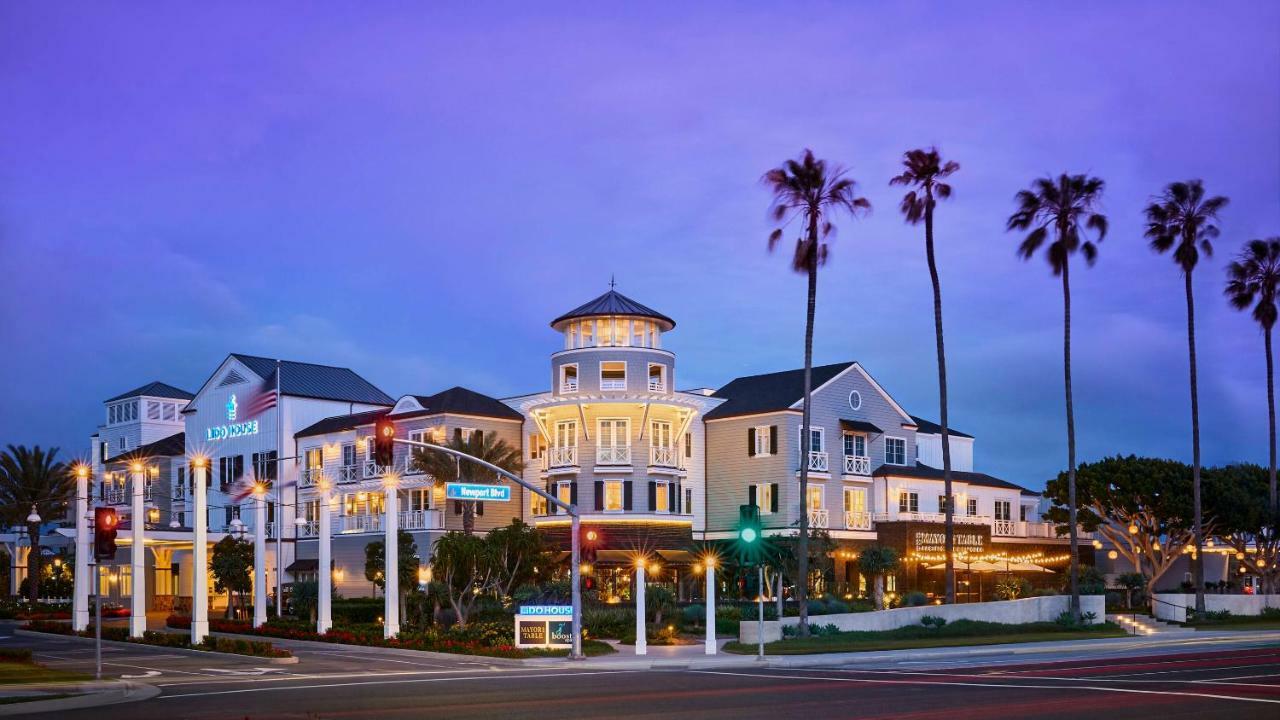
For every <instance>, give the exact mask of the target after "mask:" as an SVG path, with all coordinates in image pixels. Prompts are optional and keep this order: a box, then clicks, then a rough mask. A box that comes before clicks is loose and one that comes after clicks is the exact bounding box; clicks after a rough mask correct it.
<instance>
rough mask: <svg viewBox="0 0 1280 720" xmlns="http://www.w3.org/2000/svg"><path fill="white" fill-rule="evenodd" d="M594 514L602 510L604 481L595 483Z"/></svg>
mask: <svg viewBox="0 0 1280 720" xmlns="http://www.w3.org/2000/svg"><path fill="white" fill-rule="evenodd" d="M595 487H596V512H599V511H601V510H604V481H603V480H597V481H596V486H595Z"/></svg>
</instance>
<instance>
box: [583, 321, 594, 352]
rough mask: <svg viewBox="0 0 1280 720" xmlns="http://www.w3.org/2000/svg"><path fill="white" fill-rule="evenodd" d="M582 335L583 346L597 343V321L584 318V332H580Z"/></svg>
mask: <svg viewBox="0 0 1280 720" xmlns="http://www.w3.org/2000/svg"><path fill="white" fill-rule="evenodd" d="M580 336H581V337H582V347H591V346H593V345H595V344H596V321H595V320H583V321H582V332H581V333H580Z"/></svg>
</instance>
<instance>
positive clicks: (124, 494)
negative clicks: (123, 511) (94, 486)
mask: <svg viewBox="0 0 1280 720" xmlns="http://www.w3.org/2000/svg"><path fill="white" fill-rule="evenodd" d="M151 491H152V487H151V483H147V484H146V485H145V486H143V488H142V499H143V500H144V501H146V502H151V494H152V492H151ZM102 501H103V502H105V503H106V504H108V505H128V504H129V503H131V502H133V487H132V486H131V485H110V486H108V487H107V490H106V493H105V494H104V495H103V497H102Z"/></svg>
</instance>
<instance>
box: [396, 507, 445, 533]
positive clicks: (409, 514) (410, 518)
mask: <svg viewBox="0 0 1280 720" xmlns="http://www.w3.org/2000/svg"><path fill="white" fill-rule="evenodd" d="M399 522H400V529H401V530H443V529H444V515H443V514H442V513H441V512H440V511H439V510H408V511H405V512H402V513H400V515H399Z"/></svg>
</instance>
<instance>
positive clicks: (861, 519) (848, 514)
mask: <svg viewBox="0 0 1280 720" xmlns="http://www.w3.org/2000/svg"><path fill="white" fill-rule="evenodd" d="M844 526H845V527H846V528H848V529H850V530H870V529H871V513H869V512H862V511H856V510H846V511H845V513H844Z"/></svg>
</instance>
